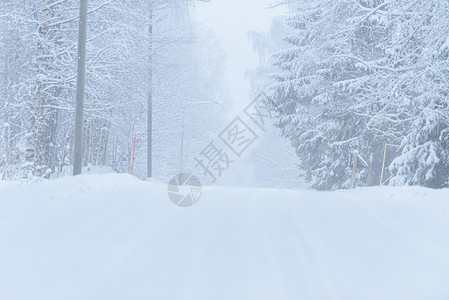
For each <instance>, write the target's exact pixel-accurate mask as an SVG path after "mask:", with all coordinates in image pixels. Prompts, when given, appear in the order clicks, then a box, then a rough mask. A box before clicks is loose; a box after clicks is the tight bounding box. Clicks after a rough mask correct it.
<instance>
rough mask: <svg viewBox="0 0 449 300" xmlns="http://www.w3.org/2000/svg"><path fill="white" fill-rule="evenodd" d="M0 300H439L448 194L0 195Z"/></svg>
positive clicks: (97, 179) (448, 267)
mask: <svg viewBox="0 0 449 300" xmlns="http://www.w3.org/2000/svg"><path fill="white" fill-rule="evenodd" d="M0 243H1V244H0V300H16V299H17V300H72V299H73V300H146V299H151V300H153V299H154V300H164V299H167V300H178V299H179V300H187V299H192V300H202V299H204V300H219V299H230V300H236V299H245V300H247V299H256V300H262V299H270V300H272V299H306V300H314V299H317V300H321V299H342V300H351V299H356V300H360V299H364V300H366V299H382V300H388V299H391V300H400V299H404V300H413V299H416V300H429V299H441V300H443V299H449V284H448V282H449V190H441V191H433V190H428V189H423V188H412V187H402V188H387V187H384V188H370V189H358V190H355V191H339V192H333V193H319V192H314V191H291V190H270V189H266V190H265V189H249V188H248V189H242V188H219V187H206V188H204V190H203V196H202V198H201V200H200V202H198V204H197V205H196V206H194V207H191V208H187V209H186V208H178V207H175V206H174V205H173V204H172V203H171V202H170V201H169V200H168V198H167V193H166V186H165V185H159V184H156V183H149V182H143V181H139V180H137V179H134V178H132V177H131V176H128V175H114V174H112V175H90V176H81V177H78V178H66V179H62V180H58V181H55V182H43V183H39V184H30V185H26V184H12V185H11V184H8V185H4V186H1V187H0Z"/></svg>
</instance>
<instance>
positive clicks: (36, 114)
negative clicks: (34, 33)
mask: <svg viewBox="0 0 449 300" xmlns="http://www.w3.org/2000/svg"><path fill="white" fill-rule="evenodd" d="M50 4H51V1H50V0H43V2H42V9H41V10H40V11H39V13H38V15H39V17H38V18H39V20H38V22H39V29H38V33H39V35H38V39H39V40H38V46H37V58H36V66H35V67H36V85H35V87H34V90H33V99H32V105H31V117H30V127H29V133H28V137H27V146H26V154H25V155H26V160H27V162H28V167H29V168H30V169H31V170H32V172H33V173H34V174H35V175H38V176H42V175H44V174H47V175H49V173H48V172H47V170H48V169H51V171H54V169H53V168H54V167H55V148H54V147H55V139H56V128H55V127H56V118H57V116H56V114H55V109H54V108H53V107H52V106H53V103H54V98H55V97H56V96H57V93H58V88H57V87H55V86H50V83H48V78H47V77H48V76H49V75H51V74H53V73H54V65H53V63H54V59H53V53H52V50H53V49H51V47H52V46H54V44H55V43H54V41H53V40H54V39H56V37H55V35H56V28H51V27H49V26H48V25H47V24H46V23H48V21H49V20H50V19H51V17H52V12H51V9H50V8H49V5H50ZM52 76H53V75H52Z"/></svg>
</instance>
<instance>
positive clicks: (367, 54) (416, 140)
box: [255, 0, 449, 190]
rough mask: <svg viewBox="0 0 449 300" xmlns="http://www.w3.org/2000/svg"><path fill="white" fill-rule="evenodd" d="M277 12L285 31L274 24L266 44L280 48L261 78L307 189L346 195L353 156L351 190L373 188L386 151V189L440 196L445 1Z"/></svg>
mask: <svg viewBox="0 0 449 300" xmlns="http://www.w3.org/2000/svg"><path fill="white" fill-rule="evenodd" d="M284 5H285V6H286V7H288V10H289V13H288V15H287V16H285V17H283V19H284V20H285V24H287V27H286V29H285V28H284V29H282V30H281V28H280V25H279V22H275V23H274V25H273V29H272V33H271V35H269V37H268V38H267V37H266V39H269V40H271V41H274V42H276V40H277V39H279V34H281V35H282V40H283V41H282V47H281V48H282V49H280V50H279V49H276V48H275V47H272V48H271V49H272V50H274V51H272V53H271V54H272V55H271V56H270V59H269V63H265V67H263V68H262V67H261V68H259V74H258V76H259V78H261V77H264V76H267V75H269V77H270V78H271V80H269V81H267V80H265V81H264V83H265V85H268V89H267V90H268V94H269V98H270V100H269V103H268V104H269V106H270V107H271V109H272V110H273V111H274V112H276V115H277V117H276V123H277V126H278V127H279V128H281V130H282V134H283V135H284V136H285V137H288V138H289V139H290V141H291V143H292V146H293V147H294V148H295V150H296V154H297V156H298V158H299V161H300V164H299V168H300V169H301V170H303V171H304V174H305V176H306V177H307V179H308V180H310V181H311V182H312V185H313V187H314V188H316V189H320V190H335V189H340V188H345V187H349V179H350V174H351V168H352V155H353V153H354V151H358V153H359V154H360V159H359V169H358V171H357V185H358V186H373V185H379V183H380V181H379V180H380V179H379V178H380V176H381V170H382V163H383V157H384V148H385V145H386V146H387V156H386V171H385V175H384V180H388V179H390V180H388V183H389V184H393V185H422V186H427V187H431V188H442V187H447V186H448V183H449V105H448V104H449V95H448V94H449V60H448V57H449V26H448V24H449V23H448V20H449V2H448V1H443V0H414V1H409V0H340V1H332V0H296V1H286V2H285V3H284ZM273 32H276V33H277V35H274V36H275V37H273ZM270 36H271V38H270ZM258 42H259V43H260V41H257V39H256V42H255V47H256V48H258V49H259V52H263V50H261V49H262V48H263V46H260V45H259V46H258V45H257V43H258ZM277 45H280V43H279V42H277ZM267 65H271V67H270V68H268V67H267Z"/></svg>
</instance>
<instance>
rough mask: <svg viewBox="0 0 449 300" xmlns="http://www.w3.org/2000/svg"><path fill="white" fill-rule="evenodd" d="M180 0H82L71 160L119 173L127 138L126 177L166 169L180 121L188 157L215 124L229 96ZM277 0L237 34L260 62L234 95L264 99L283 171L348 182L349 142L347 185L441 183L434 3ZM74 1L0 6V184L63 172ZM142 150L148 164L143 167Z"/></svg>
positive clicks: (447, 87) (441, 43) (445, 38)
mask: <svg viewBox="0 0 449 300" xmlns="http://www.w3.org/2000/svg"><path fill="white" fill-rule="evenodd" d="M195 3H197V2H195V1H187V0H170V1H153V0H152V1H143V0H139V1H137V0H136V1H132V2H130V1H114V0H110V1H107V0H90V2H89V12H88V28H87V31H88V39H87V53H88V55H87V63H86V64H87V66H86V93H85V98H86V101H85V102H86V106H85V111H84V113H85V118H84V127H83V128H84V136H83V145H84V147H83V164H84V166H86V167H87V166H93V167H95V166H102V167H108V168H110V169H112V170H114V171H116V172H121V173H127V172H128V173H129V172H130V171H131V168H132V166H131V165H132V164H133V162H132V161H133V157H132V152H133V138H134V137H136V141H137V143H136V149H135V152H136V154H135V156H136V157H135V161H136V162H135V163H136V165H138V166H140V167H137V168H136V174H135V175H136V176H138V177H140V178H143V179H144V178H146V177H150V176H153V175H154V176H156V177H158V178H161V179H164V180H167V179H169V178H170V177H171V176H172V175H173V174H175V173H176V170H177V169H178V167H177V164H178V162H177V161H178V159H173V157H176V156H177V155H179V150H178V148H179V146H178V145H179V139H180V135H181V131H182V134H184V123H185V124H190V125H192V124H194V126H190V128H188V130H185V131H186V134H190V136H191V137H194V138H190V139H186V141H187V143H190V145H189V144H188V145H186V147H187V148H188V150H186V152H187V154H186V155H187V156H189V158H191V157H193V155H194V153H198V149H199V148H198V147H200V146H201V145H202V144H204V143H206V141H205V138H206V139H207V137H210V136H212V135H213V134H214V133H215V132H218V130H219V128H220V126H221V123H220V122H223V121H225V122H226V118H225V115H226V111H227V110H226V108H225V109H221V110H217V108H216V105H214V103H215V104H216V103H226V105H225V107H228V106H229V105H228V104H229V101H228V98H229V88H228V86H227V84H226V79H225V75H224V73H225V67H226V53H225V51H224V49H223V47H222V46H221V45H220V41H219V39H217V38H216V37H214V33H213V32H210V31H208V30H206V29H205V28H204V26H202V25H201V24H199V23H198V22H197V21H195V20H194V18H193V17H192V15H194V10H195V5H196V4H195ZM278 6H282V7H283V8H284V11H285V13H284V14H281V15H278V16H277V17H275V18H274V19H273V20H272V22H271V30H270V31H269V32H262V31H251V32H249V33H248V39H249V40H250V42H251V43H252V46H253V48H254V51H255V52H256V53H257V55H258V56H259V59H260V64H259V66H258V67H257V68H255V69H253V70H247V75H246V76H247V79H248V80H249V81H250V82H251V91H249V93H248V94H249V95H256V94H257V93H258V92H264V93H266V94H267V95H268V98H267V99H269V100H267V103H266V104H267V105H268V106H269V108H270V109H271V110H272V112H273V113H274V114H275V116H276V117H275V119H274V123H275V126H276V127H278V128H279V130H280V132H279V131H278V130H277V129H273V130H272V132H273V133H274V134H276V135H278V134H280V136H281V137H283V138H286V139H287V140H288V141H289V144H290V146H289V147H290V150H291V151H292V152H294V153H295V155H296V157H295V159H294V160H293V163H292V165H294V166H295V167H294V168H296V169H297V170H296V171H295V174H296V175H294V176H296V179H295V180H298V181H301V180H304V181H305V182H308V183H309V184H310V186H311V187H313V188H315V189H319V190H336V189H341V188H348V187H350V180H349V178H350V174H351V169H352V168H353V166H352V157H353V154H354V152H355V151H357V153H358V161H359V164H358V168H357V174H356V182H357V186H375V185H379V184H381V185H382V184H389V185H421V186H426V187H431V188H442V187H447V186H448V184H449V111H448V110H449V108H448V101H449V100H448V99H449V98H448V97H449V96H448V91H449V62H448V55H449V26H447V21H446V20H447V17H448V14H449V4H448V3H447V1H438V0H417V1H406V0H341V1H331V0H297V1H278V2H276V3H273V4H272V7H278ZM78 8H79V5H78V2H77V1H69V0H30V1H27V2H26V4H24V2H23V1H17V0H8V1H2V2H1V3H0V12H1V19H0V22H1V23H0V41H1V44H0V66H1V68H0V78H1V80H0V94H1V98H0V106H1V111H0V124H1V131H2V134H1V136H0V155H1V161H0V173H1V176H2V178H3V179H4V180H11V179H17V178H29V177H32V176H37V177H44V178H57V177H59V176H61V175H63V174H69V173H70V172H71V171H70V170H71V166H72V163H73V155H74V154H73V143H74V138H73V136H74V135H73V132H74V113H75V94H76V80H77V76H76V66H77V38H78ZM150 101H151V104H152V111H151V117H152V125H154V126H153V128H151V129H149V128H150V127H149V125H148V118H149V113H148V110H149V103H150ZM239 101H244V100H239ZM245 101H246V100H245ZM194 102H199V103H202V102H204V103H211V104H212V105H202V106H201V107H195V106H192V107H191V105H190V104H191V103H194ZM186 106H187V107H188V109H187V111H188V113H186ZM228 108H229V107H228ZM149 130H150V131H151V134H152V140H150V141H148V138H149V134H148V132H149ZM148 143H151V146H152V150H151V151H153V152H152V153H151V155H148V151H150V150H148V149H149V148H148V147H147V145H148ZM278 150H279V149H278V148H276V147H273V148H272V149H271V150H270V151H271V154H272V155H276V153H277V151H278ZM148 157H151V160H152V163H153V167H152V168H153V169H154V174H149V172H148V170H147V168H145V166H146V165H148V159H147V158H148ZM181 160H182V157H181ZM185 160H187V159H185ZM190 160H192V159H190ZM258 163H259V164H262V165H263V164H266V162H264V161H263V160H262V161H261V162H258ZM266 172H267V174H266V177H269V176H270V175H269V172H270V169H269V168H268V169H267V170H266ZM384 173H385V174H384ZM379 178H381V180H380V182H379ZM382 178H383V179H382Z"/></svg>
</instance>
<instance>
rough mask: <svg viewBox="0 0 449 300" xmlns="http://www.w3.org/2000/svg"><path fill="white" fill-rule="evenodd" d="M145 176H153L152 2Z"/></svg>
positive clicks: (149, 35) (149, 29)
mask: <svg viewBox="0 0 449 300" xmlns="http://www.w3.org/2000/svg"><path fill="white" fill-rule="evenodd" d="M147 114H148V115H147V178H151V177H153V4H152V3H151V2H150V15H149V24H148V107H147Z"/></svg>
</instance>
